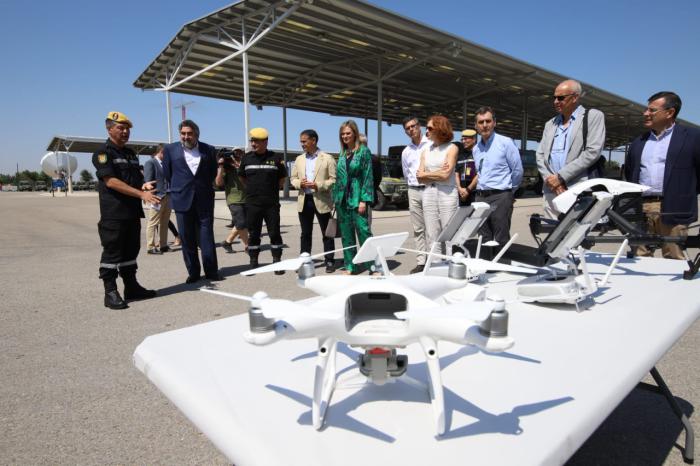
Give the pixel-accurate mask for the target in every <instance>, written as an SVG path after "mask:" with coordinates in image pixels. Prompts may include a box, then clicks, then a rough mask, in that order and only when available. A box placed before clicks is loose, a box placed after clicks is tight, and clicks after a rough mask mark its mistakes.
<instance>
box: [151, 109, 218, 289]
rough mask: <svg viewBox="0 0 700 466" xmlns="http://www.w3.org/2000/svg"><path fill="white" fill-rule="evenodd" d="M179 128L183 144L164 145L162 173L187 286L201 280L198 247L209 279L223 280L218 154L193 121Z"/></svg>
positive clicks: (184, 122)
mask: <svg viewBox="0 0 700 466" xmlns="http://www.w3.org/2000/svg"><path fill="white" fill-rule="evenodd" d="M179 129H180V142H176V143H174V144H168V145H167V146H165V150H164V157H163V173H164V175H165V179H166V181H167V182H168V184H169V186H170V188H169V193H170V201H171V203H172V208H173V210H175V215H176V216H177V227H178V229H179V230H180V238H181V241H182V256H183V257H184V259H185V267H187V280H186V283H194V282H196V281H198V280H199V279H200V278H201V267H200V262H199V257H198V255H197V247H199V249H201V251H202V265H203V266H204V275H205V276H206V278H208V279H209V280H222V279H223V278H222V277H221V275H220V274H219V265H218V262H217V260H216V245H215V244H214V178H216V154H215V151H214V148H213V147H212V146H210V145H208V144H205V143H203V142H200V141H199V127H198V126H197V124H196V123H195V122H194V121H192V120H184V121H183V122H182V123H180V125H179Z"/></svg>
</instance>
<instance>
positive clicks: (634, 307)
mask: <svg viewBox="0 0 700 466" xmlns="http://www.w3.org/2000/svg"><path fill="white" fill-rule="evenodd" d="M610 260H611V258H610V256H603V255H596V254H590V255H589V256H588V262H589V267H590V270H591V273H592V274H593V275H594V276H597V277H602V275H603V273H604V272H605V270H606V268H607V265H606V264H607V263H609V262H610ZM684 269H685V264H684V263H683V262H682V261H671V260H663V259H639V258H637V259H632V260H630V259H622V260H621V261H620V263H619V265H618V268H617V269H616V271H615V272H614V273H613V275H612V277H611V281H610V283H609V285H608V287H607V288H606V289H602V290H599V292H598V294H597V295H596V296H595V298H594V299H595V302H596V304H595V305H594V306H593V307H591V308H590V310H586V311H583V312H576V311H575V310H572V308H571V307H567V306H555V305H549V306H540V305H532V304H525V303H519V302H514V301H512V302H510V303H509V304H508V306H507V308H508V310H509V312H510V335H511V336H513V337H514V338H515V341H516V344H515V346H514V347H513V348H512V349H511V350H510V351H509V352H507V353H504V354H487V353H484V352H480V351H478V350H476V349H475V348H472V347H460V346H457V345H454V344H450V343H441V344H440V347H439V352H440V355H441V360H440V363H441V367H442V375H443V383H444V387H445V405H446V416H447V431H446V433H445V435H444V436H442V437H439V438H437V437H435V432H434V422H433V419H432V412H431V405H430V401H429V399H428V393H427V392H425V391H423V390H421V389H419V388H416V386H415V385H412V384H408V383H403V382H400V381H399V382H394V383H389V384H386V385H384V386H374V385H366V386H364V387H363V388H362V389H357V388H352V387H348V388H340V389H337V390H336V392H335V393H334V394H333V397H332V399H331V405H330V408H329V411H328V414H327V417H326V425H325V427H324V428H323V429H322V430H321V431H316V430H314V429H313V427H312V426H311V396H312V391H313V378H314V368H315V362H316V361H315V354H316V348H317V344H316V342H315V341H313V340H295V341H283V342H280V343H277V344H274V345H270V346H266V347H257V346H252V345H249V344H247V343H245V342H244V341H243V339H242V334H243V332H244V331H245V330H246V329H247V327H248V317H247V314H244V315H239V316H235V317H230V318H226V319H221V320H217V321H213V322H209V323H205V324H201V325H196V326H193V327H188V328H184V329H180V330H175V331H171V332H167V333H162V334H158V335H154V336H151V337H148V338H146V339H145V340H144V341H143V343H141V345H139V346H138V348H137V349H136V351H135V353H134V361H135V364H136V366H137V367H138V369H139V370H140V371H142V372H143V373H144V374H145V375H146V376H147V377H148V378H149V379H150V380H151V382H153V383H154V384H155V385H156V386H157V387H158V389H160V390H161V391H162V392H163V393H164V394H165V396H167V397H168V398H169V399H170V400H171V401H172V402H173V403H174V404H175V405H176V406H177V407H178V408H179V409H180V410H181V411H182V412H183V413H184V414H185V415H186V416H187V417H188V418H189V419H190V420H191V421H192V422H193V423H194V424H195V425H196V426H197V427H198V428H199V429H200V430H201V431H202V432H203V433H204V434H205V435H206V436H207V437H208V438H209V439H210V440H211V441H212V442H213V443H214V445H216V447H217V448H218V449H219V450H220V451H221V452H223V454H224V455H225V456H226V457H227V458H228V459H229V460H230V461H232V462H233V463H235V464H236V465H237V466H245V465H275V466H276V465H282V464H284V465H304V466H308V465H323V466H329V465H345V464H362V465H375V464H376V465H386V464H402V465H413V464H415V465H423V464H441V465H463V464H466V463H472V464H491V465H501V464H502V465H513V464H518V465H528V464H532V465H535V464H537V465H539V464H561V463H564V462H565V461H566V460H567V459H568V458H569V457H570V456H571V455H572V454H573V453H574V452H576V450H577V449H578V448H579V447H580V446H581V445H582V444H583V443H584V442H585V440H586V439H587V438H588V437H589V436H590V435H591V434H592V433H593V432H594V431H595V430H596V428H597V427H598V426H599V425H600V424H601V423H602V422H603V421H604V420H605V418H606V417H607V416H608V415H609V414H610V412H611V411H612V410H613V409H614V408H615V407H616V406H617V405H618V404H619V403H620V402H621V401H622V400H623V399H624V398H625V396H626V395H627V394H628V393H629V392H630V391H631V390H632V389H633V388H635V386H637V384H638V383H639V381H640V380H641V379H642V378H643V377H644V376H645V375H646V373H647V372H649V371H650V370H652V369H653V367H654V365H655V364H656V362H657V361H658V360H659V359H661V357H662V356H663V355H664V354H665V353H666V352H667V351H668V349H669V348H670V347H671V346H672V345H673V344H674V342H676V340H678V339H679V338H680V337H681V336H682V335H683V333H684V332H685V331H686V330H687V329H688V328H689V327H690V326H691V325H692V323H693V322H694V321H695V320H696V319H697V318H698V315H700V299H698V296H700V294H699V293H698V292H699V291H700V279H695V280H683V279H682V273H683V270H684ZM519 279H520V277H515V276H512V275H507V274H501V275H496V276H493V277H492V278H491V280H490V282H491V283H490V284H489V285H488V291H487V295H490V294H493V293H497V294H499V295H501V296H502V297H503V298H505V299H506V301H510V300H513V299H514V298H515V294H516V293H515V287H514V286H513V285H514V283H515V282H517V281H518V280H519ZM266 291H268V293H269V294H270V295H271V296H272V297H282V296H275V293H274V290H266ZM229 304H231V302H230V301H225V300H224V298H222V306H225V305H229ZM567 309H568V310H567ZM339 350H340V351H339V358H338V370H339V373H340V377H341V378H351V377H352V376H353V374H355V373H356V372H357V369H356V367H355V360H356V357H357V355H358V354H359V353H358V350H356V349H353V348H348V347H345V346H342V345H341V346H340V348H339ZM400 352H401V351H400ZM405 354H407V355H408V359H409V368H408V375H410V376H411V377H412V378H414V379H418V380H420V381H423V382H427V371H426V367H425V362H424V359H423V356H422V352H421V351H420V349H419V348H418V347H417V346H416V345H413V346H409V347H408V348H406V350H405ZM688 369H689V370H691V368H688ZM686 421H687V420H686ZM688 425H689V424H688ZM688 438H689V439H690V442H691V443H692V436H691V435H689V436H688ZM687 441H688V440H687ZM690 452H692V448H691V449H690Z"/></svg>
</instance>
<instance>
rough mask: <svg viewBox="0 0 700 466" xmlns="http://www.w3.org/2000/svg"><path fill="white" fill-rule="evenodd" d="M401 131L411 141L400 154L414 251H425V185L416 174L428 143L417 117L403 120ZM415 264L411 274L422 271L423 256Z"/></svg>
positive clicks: (417, 258)
mask: <svg viewBox="0 0 700 466" xmlns="http://www.w3.org/2000/svg"><path fill="white" fill-rule="evenodd" d="M403 129H404V131H406V135H407V136H408V137H409V138H410V139H411V142H409V144H408V145H407V146H406V147H405V148H404V150H403V152H402V153H401V168H402V169H403V176H404V178H405V179H406V183H408V211H409V213H410V218H411V226H412V227H413V239H414V241H415V243H416V249H419V250H421V251H425V250H426V244H425V222H424V221H423V190H424V189H425V185H423V184H421V183H419V182H418V179H417V178H416V172H417V171H418V166H419V165H420V154H421V152H422V151H423V149H424V148H425V147H426V146H427V145H428V144H429V143H430V141H428V138H426V137H425V136H423V132H422V131H421V126H420V121H418V118H417V117H414V116H410V117H407V118H405V119H404V120H403ZM416 262H417V265H416V266H415V267H414V268H413V269H412V270H411V273H418V272H422V271H423V268H424V267H425V255H423V254H419V255H418V256H417V257H416Z"/></svg>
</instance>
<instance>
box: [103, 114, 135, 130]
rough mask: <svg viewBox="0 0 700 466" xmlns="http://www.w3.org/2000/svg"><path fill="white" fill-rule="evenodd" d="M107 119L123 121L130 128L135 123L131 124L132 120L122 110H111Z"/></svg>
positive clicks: (117, 121)
mask: <svg viewBox="0 0 700 466" xmlns="http://www.w3.org/2000/svg"><path fill="white" fill-rule="evenodd" d="M106 120H107V121H114V122H116V123H123V124H125V125H126V126H128V127H129V128H131V127H132V126H133V125H132V124H131V120H129V118H128V117H127V116H126V115H124V114H123V113H122V112H109V113H108V114H107V118H106Z"/></svg>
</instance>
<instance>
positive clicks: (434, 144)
mask: <svg viewBox="0 0 700 466" xmlns="http://www.w3.org/2000/svg"><path fill="white" fill-rule="evenodd" d="M426 135H427V136H428V139H430V141H431V144H430V145H428V146H427V147H426V148H425V149H423V152H422V153H421V158H420V166H419V167H418V172H417V173H416V177H417V178H418V181H419V182H420V183H423V184H424V185H425V190H424V191H423V218H424V219H425V245H426V246H427V247H428V248H431V247H432V246H433V243H434V242H435V241H436V240H437V238H438V236H439V235H440V232H441V231H442V229H443V228H445V226H446V225H447V222H448V221H449V220H450V217H451V216H452V214H453V213H454V212H455V211H456V210H457V208H458V207H459V196H458V195H457V185H456V184H455V175H454V173H455V165H456V164H457V154H458V152H459V149H458V148H457V146H456V145H454V144H452V139H453V138H454V131H453V130H452V124H450V120H448V119H447V118H446V117H444V116H442V115H433V116H431V117H430V118H429V119H428V124H427V134H426ZM442 252H443V254H444V253H445V248H444V247H443V248H442Z"/></svg>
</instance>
